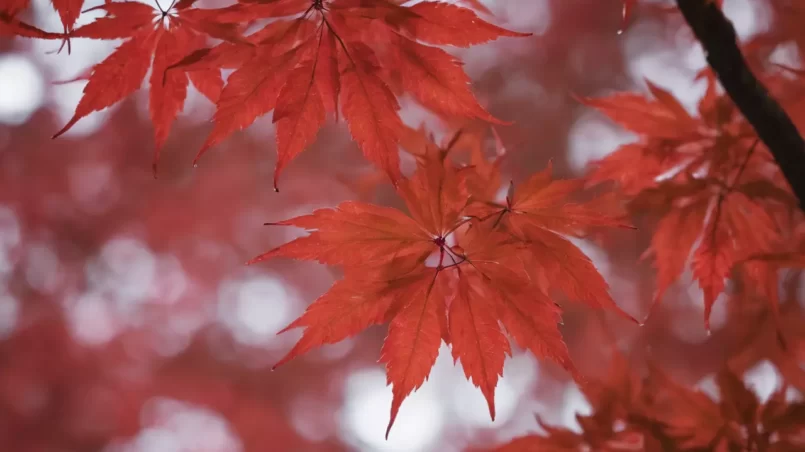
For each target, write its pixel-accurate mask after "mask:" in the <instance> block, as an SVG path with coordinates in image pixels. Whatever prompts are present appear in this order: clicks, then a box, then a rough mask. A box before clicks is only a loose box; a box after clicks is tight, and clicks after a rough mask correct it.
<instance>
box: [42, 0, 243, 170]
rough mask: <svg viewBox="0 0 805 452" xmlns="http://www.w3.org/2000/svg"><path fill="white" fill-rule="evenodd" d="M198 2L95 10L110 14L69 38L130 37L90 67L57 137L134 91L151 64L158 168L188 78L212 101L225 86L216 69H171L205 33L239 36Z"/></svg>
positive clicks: (151, 107)
mask: <svg viewBox="0 0 805 452" xmlns="http://www.w3.org/2000/svg"><path fill="white" fill-rule="evenodd" d="M195 2H196V0H181V1H179V2H178V3H176V4H175V5H173V6H172V7H171V9H169V10H168V11H163V10H159V9H154V8H152V7H151V6H149V5H146V4H143V3H139V2H133V1H125V2H119V3H106V4H104V5H101V6H98V7H97V8H93V10H95V9H100V10H103V11H105V12H106V13H107V16H106V17H102V18H99V19H97V20H95V21H94V22H92V23H90V24H87V25H84V26H82V27H79V28H77V29H75V30H74V31H73V32H72V33H70V35H69V36H70V37H78V38H91V39H119V38H125V39H126V40H125V41H124V42H123V44H121V45H120V46H119V47H118V48H117V49H116V50H115V51H114V52H113V53H112V54H111V55H109V56H108V57H107V58H106V59H105V60H104V61H102V62H101V63H99V64H97V65H95V66H94V67H93V68H92V71H91V73H90V75H89V81H88V83H87V84H86V86H85V87H84V95H83V96H82V98H81V100H80V101H79V103H78V106H77V107H76V111H75V114H74V115H73V117H72V118H71V119H70V121H68V122H67V124H66V125H65V126H64V127H63V128H62V129H61V130H60V131H59V132H57V133H56V134H55V135H54V138H56V137H58V136H59V135H61V134H63V133H64V132H66V131H67V130H69V129H70V128H71V127H72V126H73V125H74V124H75V123H76V122H78V120H80V119H81V118H83V117H85V116H87V115H88V114H90V113H92V112H94V111H99V110H103V109H104V108H107V107H110V106H112V105H113V104H115V103H117V102H120V101H121V100H123V99H124V98H126V97H127V96H129V95H130V94H132V93H133V92H135V91H136V90H137V89H139V88H140V85H141V84H142V82H143V79H145V76H146V73H147V72H148V69H149V68H152V72H151V77H150V80H149V85H150V93H149V94H150V98H149V112H150V116H151V121H152V122H153V124H154V139H155V143H156V151H155V153H154V171H156V165H157V162H158V160H159V152H160V149H161V148H162V146H163V145H164V143H165V140H166V139H167V137H168V133H169V132H170V127H171V124H172V123H173V121H174V120H175V119H176V116H177V115H178V113H179V112H180V111H181V109H182V107H183V105H184V101H185V98H186V96H187V86H188V79H189V80H190V81H191V82H192V83H193V85H194V86H195V87H196V88H197V89H198V90H199V91H200V92H201V93H202V94H204V95H205V96H206V97H207V98H209V99H210V100H211V101H213V102H215V101H217V100H218V96H219V94H220V92H221V87H222V85H223V81H222V79H221V75H220V71H218V70H199V71H192V72H188V73H181V72H168V73H166V70H167V68H168V67H170V65H172V64H174V63H176V62H178V61H179V60H181V59H182V58H183V57H185V56H186V55H187V54H189V53H191V52H192V51H194V50H196V49H198V48H201V47H203V46H204V45H205V44H206V39H207V37H215V38H219V39H228V40H238V39H239V38H238V32H237V30H238V29H239V27H240V26H239V25H238V24H233V23H222V22H219V17H217V14H216V10H201V9H194V8H192V6H193V4H194V3H195ZM230 20H234V19H231V18H230ZM152 66H153V67H152Z"/></svg>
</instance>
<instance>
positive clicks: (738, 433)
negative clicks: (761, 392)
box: [496, 354, 805, 452]
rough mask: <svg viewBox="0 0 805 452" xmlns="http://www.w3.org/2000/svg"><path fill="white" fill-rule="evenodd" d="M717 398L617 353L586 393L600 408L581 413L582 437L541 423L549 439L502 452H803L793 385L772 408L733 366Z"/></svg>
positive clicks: (719, 379)
mask: <svg viewBox="0 0 805 452" xmlns="http://www.w3.org/2000/svg"><path fill="white" fill-rule="evenodd" d="M715 382H716V385H717V387H718V394H717V395H716V398H715V400H714V399H713V398H712V396H710V395H707V394H706V393H704V392H701V391H700V390H697V389H691V388H689V387H686V386H685V385H681V384H679V383H677V382H675V381H674V380H673V379H672V378H671V377H670V376H669V375H667V374H666V373H665V372H664V371H662V370H661V369H659V368H658V367H656V366H651V367H650V368H649V371H648V372H647V373H646V375H645V376H642V377H641V376H639V375H638V374H636V373H635V372H634V371H633V370H631V369H630V363H629V361H628V360H627V358H626V357H624V356H622V355H620V354H615V356H614V358H613V362H612V365H611V367H610V370H609V373H608V375H607V376H606V378H604V379H602V380H597V381H593V382H590V384H588V385H587V386H586V387H585V388H584V393H585V396H586V397H587V399H588V401H589V402H590V405H591V407H592V413H591V414H589V415H580V414H577V415H576V420H577V421H578V423H579V426H580V427H581V432H574V431H572V430H568V429H566V428H561V427H553V426H550V425H547V424H545V423H543V422H542V421H540V425H541V427H542V428H543V430H544V431H545V433H544V434H539V435H529V436H524V437H521V438H517V439H515V440H513V441H512V442H510V443H508V444H506V445H504V446H501V447H499V448H497V449H496V451H497V452H524V451H542V450H544V451H549V452H560V451H577V450H585V449H584V448H585V447H588V448H591V449H592V450H601V451H611V452H615V451H628V450H643V451H647V452H653V451H667V450H688V451H704V450H712V451H724V452H726V451H739V450H764V451H785V450H799V449H800V448H802V447H805V442H804V441H803V438H802V434H803V432H804V431H805V425H804V424H803V421H805V404H803V403H802V402H801V401H793V402H792V401H790V400H789V399H788V398H787V396H786V392H787V389H788V388H787V387H786V386H782V387H779V388H776V389H775V391H774V392H773V393H772V394H771V395H770V396H769V398H768V399H767V400H766V401H765V402H761V401H759V400H758V396H757V395H756V394H755V393H754V392H753V391H752V390H751V389H750V388H748V387H747V385H746V384H745V382H744V381H743V379H742V378H741V376H740V375H739V374H736V373H735V372H734V371H732V370H730V369H729V368H724V369H722V370H721V371H719V372H718V373H717V375H716V377H715Z"/></svg>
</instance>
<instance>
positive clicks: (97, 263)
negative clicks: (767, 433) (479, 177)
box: [0, 0, 797, 452]
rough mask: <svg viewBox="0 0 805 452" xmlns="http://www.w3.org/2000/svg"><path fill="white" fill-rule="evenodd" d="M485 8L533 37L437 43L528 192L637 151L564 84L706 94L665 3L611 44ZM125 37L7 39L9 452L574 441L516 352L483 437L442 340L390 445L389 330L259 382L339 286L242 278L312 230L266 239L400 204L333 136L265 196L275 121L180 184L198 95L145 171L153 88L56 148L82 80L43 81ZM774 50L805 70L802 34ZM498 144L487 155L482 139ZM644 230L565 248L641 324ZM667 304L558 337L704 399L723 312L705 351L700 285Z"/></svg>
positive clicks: (598, 7)
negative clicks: (544, 434) (659, 369)
mask: <svg viewBox="0 0 805 452" xmlns="http://www.w3.org/2000/svg"><path fill="white" fill-rule="evenodd" d="M140 1H143V2H145V1H146V0H140ZM100 3H102V0H86V2H85V5H84V8H85V9H87V8H90V7H93V6H96V5H98V4H100ZM482 3H483V4H485V5H486V6H487V7H488V8H489V9H490V10H491V11H492V12H493V13H494V17H493V18H488V19H489V20H490V21H492V22H494V23H496V24H499V25H501V26H504V27H507V28H509V29H513V30H517V31H523V32H532V33H534V36H533V37H530V38H525V39H502V40H500V41H498V42H494V43H491V44H487V45H482V46H478V47H474V48H472V49H458V50H455V49H453V50H451V52H453V53H454V54H456V55H458V56H459V57H460V58H461V59H463V60H464V61H465V63H466V66H465V68H466V71H467V72H468V74H469V75H470V77H471V78H472V79H473V81H474V89H475V92H476V93H477V95H478V97H479V98H480V99H481V100H482V101H483V102H484V103H485V104H486V105H487V106H488V108H489V110H490V111H491V112H492V113H493V114H495V115H496V116H498V117H500V118H502V119H505V120H511V121H514V122H515V125H514V126H510V127H503V128H500V129H499V130H498V132H499V134H500V137H501V140H502V142H503V144H504V146H505V149H506V158H505V159H504V160H503V170H504V180H508V179H509V178H511V179H514V180H522V179H523V178H524V177H526V176H528V175H529V174H531V173H533V172H534V171H536V170H539V169H542V168H543V167H544V166H545V165H546V163H547V162H548V161H549V160H550V159H553V161H554V165H555V168H556V171H557V173H558V174H559V175H560V176H563V177H571V176H580V175H583V174H584V172H585V169H586V168H587V166H588V164H589V163H590V162H591V161H593V160H595V159H598V158H600V157H602V156H604V155H606V154H607V153H609V152H612V151H614V150H615V149H616V148H617V147H618V146H619V145H620V144H623V143H627V142H629V141H632V140H634V139H635V137H634V136H632V135H630V134H628V133H627V132H625V131H622V130H620V129H618V128H617V127H616V126H614V125H613V124H612V123H610V122H609V121H608V120H607V119H606V118H604V117H603V116H602V115H600V114H598V113H596V112H595V111H593V110H591V109H588V108H585V107H583V106H581V105H579V104H578V102H576V101H575V100H574V99H573V97H572V96H573V94H576V95H606V94H609V93H612V92H614V91H619V90H636V91H645V82H644V80H645V79H649V80H651V81H653V82H654V83H656V84H657V85H660V86H662V87H664V88H666V89H668V90H670V91H672V92H673V93H674V94H675V95H676V96H677V97H678V98H679V99H680V100H681V101H682V102H683V104H685V105H686V107H689V108H690V109H691V111H692V112H694V111H695V106H696V102H697V100H698V99H699V97H700V96H701V94H702V93H703V91H704V84H703V83H702V82H698V81H695V80H694V77H695V74H696V73H697V72H698V71H699V70H700V69H702V68H703V67H704V65H705V60H704V56H703V54H702V51H701V49H700V48H699V47H698V46H697V45H694V41H693V39H692V36H691V34H690V32H689V30H688V29H687V28H686V27H685V26H684V24H683V23H682V19H681V17H679V16H678V15H675V14H666V13H662V12H661V8H653V7H652V6H663V5H669V4H670V3H669V2H661V1H658V2H650V1H646V2H644V3H643V4H642V5H641V6H639V7H638V8H637V9H636V10H635V13H634V15H633V17H632V19H631V20H630V22H629V23H628V26H627V27H626V29H625V31H624V32H623V33H619V29H620V28H621V21H622V18H621V3H620V1H616V0H482ZM671 3H672V2H671ZM226 4H229V3H228V2H224V1H216V0H204V1H202V2H199V5H201V6H207V7H215V6H223V5H226ZM725 8H726V12H727V14H728V16H729V17H730V18H732V19H733V20H734V22H735V24H736V27H737V29H738V32H739V34H740V36H741V38H742V39H750V38H751V37H753V36H756V35H758V34H762V33H765V32H767V31H768V30H769V29H770V28H771V27H773V26H774V24H775V20H776V18H775V16H774V10H773V9H772V8H771V7H770V4H769V3H768V2H767V1H761V0H727V1H726V5H725ZM101 14H102V13H100V12H91V13H87V14H83V15H82V16H81V17H80V19H79V23H78V24H79V25H81V24H85V23H88V22H90V21H92V20H93V19H94V18H96V17H99V16H100V15H101ZM21 18H22V19H23V20H25V21H27V22H30V23H32V24H34V25H36V26H38V27H40V28H43V29H45V30H48V31H59V30H61V24H60V22H59V18H58V15H57V14H56V13H55V12H54V11H53V9H52V6H51V4H50V2H49V1H48V0H33V6H32V8H31V9H30V10H28V11H27V12H26V13H25V14H23V15H22V16H21ZM119 43H120V41H96V40H87V39H76V40H74V41H73V43H72V52H71V53H70V54H69V55H68V54H67V52H66V51H62V52H61V53H57V50H58V48H59V43H58V42H56V41H37V40H29V39H22V38H16V39H8V38H0V444H1V445H2V446H0V449H2V450H3V451H9V452H28V451H31V452H33V451H36V452H40V451H41V452H50V451H54V452H56V451H65V452H67V451H70V452H72V451H108V452H180V451H181V452H185V451H187V452H190V451H193V452H202V451H203V452H228V451H232V452H246V451H265V450H272V451H273V450H277V451H340V450H355V451H445V452H450V451H459V450H463V449H465V448H467V447H470V446H472V447H481V448H483V447H491V446H493V445H495V444H499V443H501V442H504V441H506V440H508V439H511V438H513V437H515V436H518V435H523V434H525V433H528V432H534V431H537V430H538V426H537V423H536V421H535V418H534V414H535V413H539V414H540V416H541V417H542V418H543V419H544V420H545V421H546V422H549V423H553V424H559V425H564V426H567V427H569V428H578V426H577V425H576V423H575V422H576V421H575V418H574V415H575V413H577V412H581V413H586V412H587V411H588V410H589V405H588V404H587V402H586V401H585V399H584V397H583V396H582V394H581V393H580V391H579V390H578V388H577V387H576V386H575V385H574V384H573V383H572V382H571V381H569V377H568V375H566V374H565V373H564V372H563V371H562V370H561V369H559V368H557V367H556V366H554V365H552V364H542V363H538V362H537V361H536V360H535V359H534V358H533V357H532V356H531V355H530V354H527V353H525V352H523V351H521V350H518V351H516V352H515V354H514V357H513V358H512V359H510V360H508V362H507V363H506V367H505V370H504V376H503V379H502V380H501V381H500V383H499V385H498V389H497V407H498V416H497V419H496V421H495V422H491V421H490V419H489V414H488V411H487V408H486V403H485V401H484V400H483V397H482V395H481V393H480V391H479V390H477V389H476V388H474V387H473V386H472V385H471V383H469V382H468V381H466V379H465V377H464V375H463V372H462V370H461V369H460V368H459V367H458V366H455V365H454V364H453V362H452V359H451V358H450V354H449V352H448V351H447V350H442V353H441V354H440V356H439V359H438V361H437V363H436V367H435V368H434V370H433V372H432V374H431V377H430V379H429V381H428V382H427V383H426V384H425V385H424V386H423V387H422V388H421V389H420V390H419V391H417V392H416V393H414V394H413V395H412V396H411V397H410V398H409V399H407V400H406V401H405V403H403V405H402V409H401V411H400V414H399V417H398V419H397V421H396V424H395V426H394V429H393V430H392V431H391V435H390V436H389V439H388V440H385V439H384V438H383V435H384V432H385V426H386V424H387V423H388V417H389V407H390V403H391V389H390V388H389V387H386V384H385V374H384V369H383V367H382V365H380V364H378V363H377V359H378V357H379V350H380V345H381V343H382V340H383V338H384V336H385V327H378V328H374V329H370V330H368V331H366V332H364V333H362V334H361V335H359V336H357V337H355V338H353V339H351V340H348V341H345V342H342V343H339V344H337V345H333V346H326V347H323V348H322V349H320V350H317V351H314V352H312V353H309V354H308V355H306V356H304V357H301V358H298V359H296V360H294V361H292V362H290V363H288V364H287V365H285V366H283V367H281V368H279V369H278V370H276V371H273V372H272V371H270V367H271V366H272V365H273V364H274V363H275V362H276V361H277V360H278V359H279V358H280V357H282V356H283V355H284V354H285V353H286V352H287V351H288V350H289V349H290V347H291V346H292V345H293V343H294V342H295V341H296V340H297V339H298V337H299V335H300V332H299V331H292V332H288V333H284V334H282V335H279V336H278V335H276V333H277V331H279V330H280V329H282V328H283V327H284V326H286V325H287V324H288V323H289V322H290V321H291V320H293V319H294V318H296V317H297V316H298V315H299V314H301V313H302V311H303V310H304V309H305V307H306V306H307V305H309V304H310V303H311V302H312V301H313V300H314V299H315V298H316V297H317V296H319V295H320V294H322V293H323V292H325V291H326V290H327V289H328V288H329V286H330V285H331V284H332V283H333V281H334V280H335V279H336V278H337V277H338V276H339V275H338V274H337V273H336V272H334V271H333V270H332V269H328V268H326V267H324V266H320V265H316V264H312V263H299V262H291V261H287V260H277V261H272V262H269V263H265V264H260V265H256V266H250V267H246V266H244V264H243V263H244V262H245V261H247V260H248V259H250V258H252V257H254V256H256V255H257V254H260V253H261V252H263V251H265V250H268V249H270V248H271V247H274V246H277V245H279V244H281V243H284V242H286V241H288V240H290V239H292V238H294V237H297V236H299V235H300V234H301V231H297V230H293V229H291V228H277V227H269V226H263V223H264V222H267V221H277V220H281V219H285V218H289V217H292V216H296V215H299V214H303V213H307V212H309V211H311V210H313V209H315V208H318V207H326V206H333V205H335V204H337V203H338V202H340V201H343V200H348V199H362V200H365V201H371V202H375V203H382V204H386V205H393V206H400V205H401V203H400V202H399V199H397V198H396V197H395V195H394V193H393V190H392V189H391V187H390V186H385V185H380V186H379V187H378V188H377V189H376V190H371V191H366V190H361V187H362V185H361V184H362V182H361V181H363V180H364V179H365V178H366V177H367V176H368V175H371V174H372V173H373V171H374V170H373V168H371V167H370V166H369V164H368V163H367V162H366V161H365V160H364V159H363V158H362V156H361V155H360V152H359V151H358V150H357V148H356V146H355V145H354V144H353V143H352V142H351V141H350V139H349V135H348V133H347V131H346V127H345V126H344V124H342V123H341V124H336V123H332V122H331V123H328V125H327V126H326V127H325V128H324V129H323V130H322V132H321V133H320V134H319V137H318V140H317V141H316V143H315V144H314V145H313V146H312V147H311V148H310V149H309V150H308V151H307V152H305V153H303V154H302V155H301V156H300V157H299V158H298V159H297V160H295V161H294V162H292V163H291V164H290V165H289V166H288V167H287V169H286V170H285V173H284V177H283V179H282V184H281V190H282V191H281V192H280V193H275V192H274V191H273V189H272V184H271V177H272V173H273V169H274V163H275V160H276V155H275V149H274V137H273V134H274V128H273V125H272V123H271V116H270V115H268V116H266V117H264V118H261V119H260V120H258V121H257V122H256V123H255V124H254V125H253V126H252V127H250V128H249V129H247V130H244V131H243V132H241V133H238V134H235V135H234V136H233V137H231V138H230V139H228V140H226V141H225V142H224V143H223V144H221V145H220V146H217V147H216V148H214V149H212V150H211V151H210V152H208V153H207V154H206V155H205V157H204V158H203V159H202V160H201V161H200V164H199V166H198V167H197V168H193V167H192V165H191V162H192V160H193V157H194V156H195V155H196V152H197V151H198V149H199V148H200V146H201V144H202V142H203V140H204V138H205V136H206V134H207V132H208V131H209V130H210V124H209V118H210V117H211V115H212V113H213V111H214V107H213V105H212V104H211V103H209V101H207V100H206V99H205V98H204V97H202V96H201V95H200V94H199V93H197V92H195V91H192V88H191V93H190V94H189V97H188V100H187V103H186V104H185V109H184V111H183V113H182V114H181V115H180V117H179V120H178V121H177V123H176V124H175V125H174V126H173V129H172V131H171V134H170V137H169V138H168V142H167V145H166V147H165V148H164V149H163V151H162V160H161V163H160V169H159V175H158V176H159V177H158V178H157V179H154V177H153V175H152V173H151V161H152V156H153V139H152V138H151V137H152V135H153V133H152V126H151V124H150V120H149V119H148V110H147V108H148V107H147V100H148V97H147V89H143V90H141V91H139V92H138V93H137V94H136V95H134V96H132V97H130V98H129V99H128V100H126V101H125V102H122V103H120V104H118V105H116V106H114V107H112V108H109V109H107V110H104V111H102V112H97V113H93V114H92V115H90V116H89V117H87V118H85V119H82V120H81V121H79V122H78V123H77V124H76V125H75V126H74V127H73V128H72V129H71V130H70V131H69V132H68V133H66V134H65V135H64V136H62V137H61V138H59V139H57V140H51V138H50V137H51V136H52V134H53V133H55V132H56V131H58V130H59V129H60V128H61V127H62V126H63V125H64V124H65V123H66V122H67V121H68V120H69V118H70V117H71V116H72V114H73V111H74V109H75V107H76V105H77V103H78V101H79V99H80V97H81V94H82V89H83V86H84V84H85V83H84V82H74V83H66V84H60V83H54V82H59V81H64V80H70V79H73V78H75V77H78V76H80V75H81V74H82V73H84V72H85V71H86V70H87V69H88V68H89V67H91V66H92V65H93V64H96V63H98V62H100V61H101V60H102V59H104V58H105V57H106V56H107V55H108V54H109V53H110V52H111V51H112V50H113V49H114V48H115V47H116V46H117V45H119ZM775 55H776V57H775V58H779V59H780V61H783V62H788V63H787V64H791V65H794V64H796V61H797V49H796V46H794V45H793V44H782V45H780V46H779V48H778V49H776V50H775ZM402 101H403V117H404V119H405V120H406V122H407V123H408V124H409V125H411V126H413V127H417V126H419V125H420V124H421V123H422V122H425V123H426V124H427V126H428V129H429V130H432V131H433V132H434V133H435V134H436V135H437V137H442V136H448V135H450V134H451V133H452V132H454V131H455V128H454V127H453V125H451V124H446V123H443V122H441V121H440V120H438V119H437V118H435V117H433V116H431V115H429V114H428V113H427V112H425V111H423V110H422V109H421V108H419V107H417V106H416V105H415V104H414V103H413V102H412V101H409V99H405V98H404V99H402ZM488 144H489V149H490V152H494V148H495V143H494V140H492V139H491V137H490V140H489V143H488ZM409 163H410V162H409ZM635 171H639V168H636V169H635ZM650 233H651V231H638V232H633V231H628V232H616V233H613V234H612V235H611V236H608V237H607V241H606V242H605V244H606V246H601V245H600V244H598V245H596V244H593V243H586V242H578V243H579V245H580V246H581V247H582V249H583V250H584V251H585V252H586V253H588V255H590V256H591V257H592V258H593V260H594V262H595V263H596V265H597V267H598V268H599V270H600V271H601V272H602V274H604V276H605V277H606V279H607V281H608V282H609V283H610V284H611V286H612V292H613V295H614V298H615V300H616V301H617V302H618V304H619V305H620V306H621V307H622V308H624V309H625V310H626V311H627V312H629V313H631V314H633V315H634V316H635V317H637V318H643V317H644V316H645V315H646V314H647V312H648V309H647V307H648V302H649V300H650V299H651V294H652V293H653V290H654V273H653V271H652V269H651V266H650V265H647V264H645V263H641V262H640V261H639V256H640V254H641V253H642V252H643V250H645V248H646V247H647V245H648V239H649V238H650ZM686 277H687V276H686ZM688 278H689V277H688ZM666 301H667V302H666V303H665V304H664V305H663V306H662V308H661V309H660V310H659V311H658V314H657V315H656V317H655V318H653V319H652V321H651V322H649V324H647V325H646V326H644V327H643V328H637V327H634V326H629V325H625V324H623V323H620V322H621V321H620V320H618V319H615V318H614V317H610V316H601V315H600V314H598V313H595V312H592V311H591V310H588V309H584V308H583V307H578V306H573V305H568V306H566V314H565V322H564V326H563V332H564V334H565V337H566V340H567V342H568V344H569V347H570V350H571V355H572V356H573V358H574V360H575V361H576V362H577V363H578V366H579V367H580V369H581V370H582V372H584V373H585V374H587V375H591V376H595V375H600V374H602V373H604V372H605V370H606V367H607V363H608V355H607V353H608V351H607V349H606V348H605V347H604V346H602V345H601V344H602V343H604V342H602V341H609V342H610V343H615V344H618V345H623V344H626V345H627V346H628V347H631V348H634V349H640V350H646V351H650V353H651V355H652V356H653V357H654V358H656V359H658V360H660V361H662V362H663V363H664V365H666V366H667V367H668V368H669V369H672V370H673V372H674V374H675V375H678V376H679V378H681V379H682V380H683V381H685V382H687V383H690V384H697V385H699V386H700V387H702V388H708V387H712V377H711V376H712V373H713V372H714V371H715V370H717V369H718V368H719V367H720V366H721V365H722V364H723V362H724V361H725V360H726V359H728V358H729V357H730V356H731V354H730V353H731V352H730V344H731V343H732V342H731V339H729V338H730V337H731V336H730V333H729V332H728V331H726V328H727V327H726V325H728V321H727V320H728V316H729V313H728V312H727V303H725V302H724V300H720V301H719V302H718V303H717V304H716V306H715V310H714V313H713V317H712V328H713V332H714V334H713V336H711V337H709V338H708V336H707V335H706V333H705V331H704V328H703V324H702V297H701V293H700V291H699V290H698V288H697V287H696V286H695V284H693V285H690V284H689V279H688V280H686V281H682V282H681V284H679V285H678V286H677V287H675V288H674V289H673V292H672V294H670V295H669V297H668V298H667V300H666ZM602 338H604V339H602ZM742 366H743V367H744V368H745V370H746V371H747V372H746V378H747V380H748V381H750V383H751V384H752V385H754V387H755V388H756V390H757V391H758V393H759V394H760V395H761V397H763V396H764V395H768V394H769V393H770V392H771V391H772V390H773V389H775V388H776V387H777V386H778V385H779V384H780V374H779V372H778V370H777V369H776V367H775V366H774V365H772V363H771V362H770V361H769V360H767V359H763V358H762V357H760V358H759V357H753V358H746V359H745V360H744V361H742Z"/></svg>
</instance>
